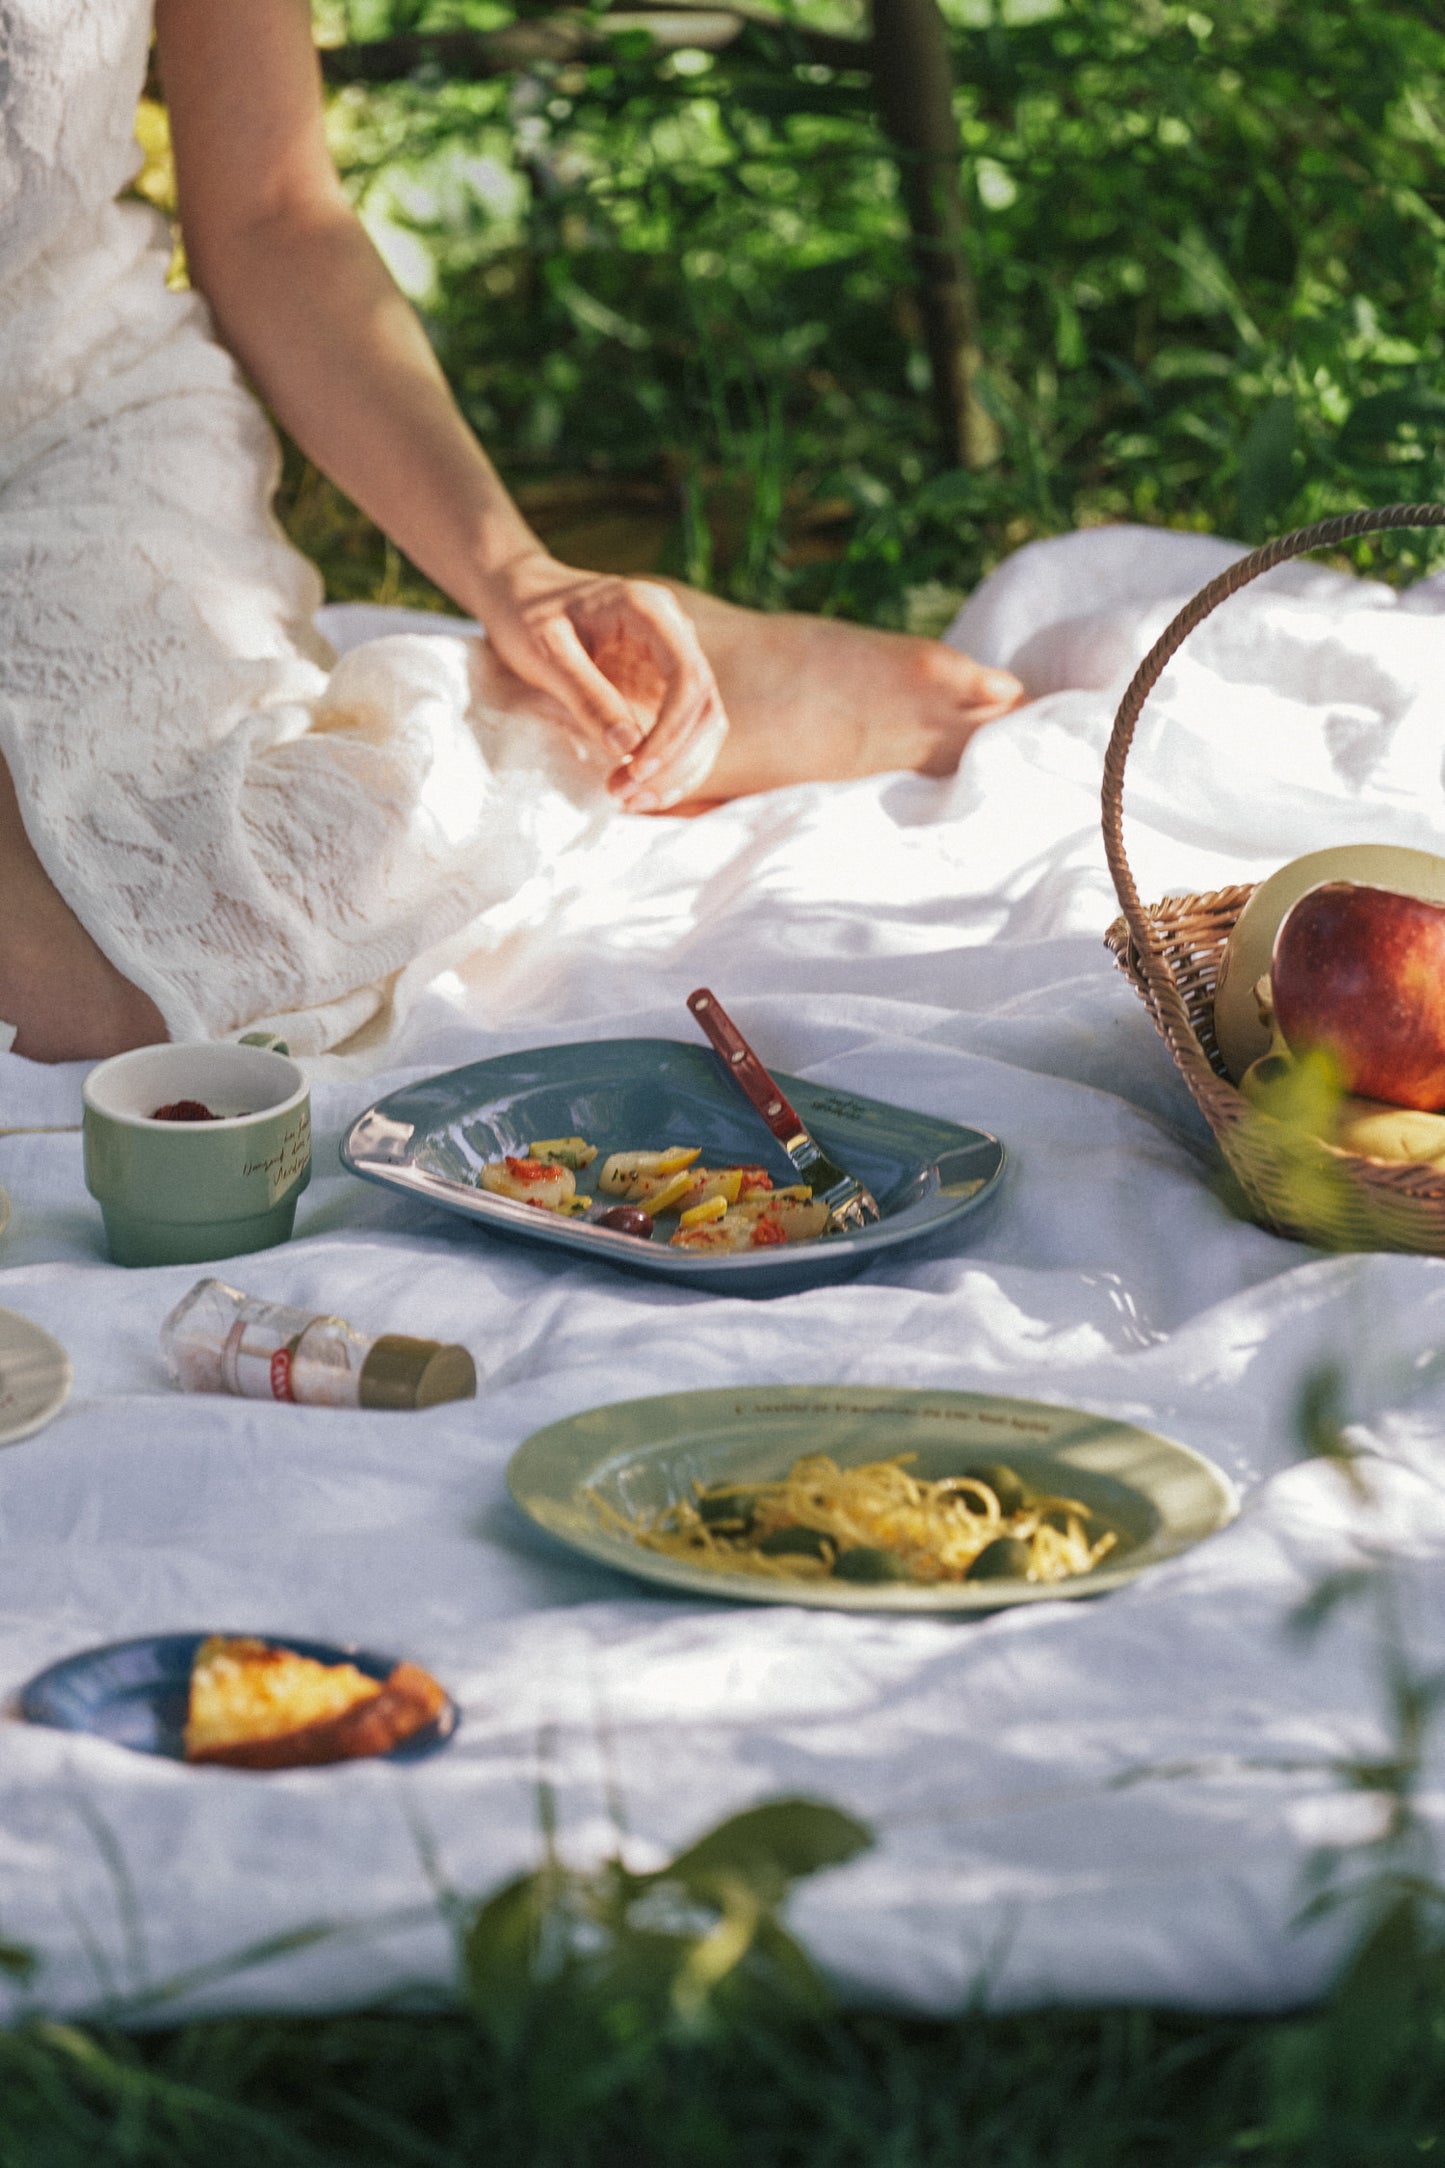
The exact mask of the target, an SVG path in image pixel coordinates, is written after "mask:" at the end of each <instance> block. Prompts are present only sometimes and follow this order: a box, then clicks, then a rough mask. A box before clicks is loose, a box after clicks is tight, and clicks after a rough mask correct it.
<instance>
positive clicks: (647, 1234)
mask: <svg viewBox="0 0 1445 2168" xmlns="http://www.w3.org/2000/svg"><path fill="white" fill-rule="evenodd" d="M592 1224H593V1225H594V1227H610V1228H611V1229H612V1232H613V1233H614V1234H615V1235H637V1236H639V1237H640V1238H641V1240H642V1241H644V1242H650V1241H651V1240H652V1229H653V1218H652V1214H651V1213H650V1212H644V1211H643V1209H642V1206H641V1205H640V1204H614V1205H609V1206H608V1208H607V1210H606V1211H605V1212H599V1213H598V1215H597V1217H596V1219H595V1220H594V1221H593V1223H592Z"/></svg>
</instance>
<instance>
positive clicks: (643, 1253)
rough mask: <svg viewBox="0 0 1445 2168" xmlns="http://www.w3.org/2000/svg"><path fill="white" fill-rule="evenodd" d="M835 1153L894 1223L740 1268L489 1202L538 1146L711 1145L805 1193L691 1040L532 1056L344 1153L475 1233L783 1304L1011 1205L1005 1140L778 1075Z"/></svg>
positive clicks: (390, 1112)
mask: <svg viewBox="0 0 1445 2168" xmlns="http://www.w3.org/2000/svg"><path fill="white" fill-rule="evenodd" d="M776 1073H777V1080H778V1082H779V1084H781V1085H782V1087H783V1089H784V1091H785V1092H786V1093H787V1095H788V1097H789V1098H790V1099H791V1100H792V1102H793V1105H794V1106H795V1107H796V1108H797V1110H798V1113H799V1114H800V1115H801V1116H802V1118H803V1120H804V1121H805V1122H806V1123H807V1125H808V1127H809V1129H810V1130H811V1131H812V1132H813V1134H814V1136H816V1138H817V1140H818V1142H819V1144H820V1145H821V1146H822V1147H823V1150H824V1151H825V1152H827V1153H828V1154H829V1155H830V1157H832V1158H833V1159H835V1160H836V1161H837V1162H838V1164H839V1166H841V1167H843V1168H845V1169H846V1170H847V1172H848V1173H849V1174H856V1175H857V1176H859V1177H860V1179H861V1180H862V1181H864V1182H866V1184H867V1185H868V1187H869V1189H871V1190H872V1192H873V1194H874V1196H875V1197H876V1198H877V1200H878V1203H879V1205H880V1207H881V1209H882V1214H883V1216H882V1218H881V1219H880V1220H877V1221H875V1222H873V1223H872V1224H871V1225H869V1226H866V1227H862V1228H858V1229H856V1230H849V1231H846V1232H841V1233H838V1234H830V1235H822V1236H820V1237H818V1238H817V1240H815V1241H812V1242H799V1243H795V1244H790V1245H788V1247H787V1248H786V1249H768V1250H753V1251H748V1250H744V1251H741V1252H733V1253H731V1254H729V1255H725V1256H708V1255H706V1254H703V1255H699V1254H697V1253H695V1252H690V1251H687V1250H675V1249H672V1248H671V1247H670V1246H669V1244H668V1243H667V1241H666V1240H665V1239H664V1238H662V1237H658V1238H656V1239H654V1240H652V1241H650V1242H649V1241H642V1240H639V1238H638V1237H637V1236H636V1235H626V1234H618V1233H616V1232H614V1230H613V1229H612V1228H610V1227H600V1226H598V1225H596V1224H595V1223H594V1222H592V1221H588V1220H582V1219H564V1218H563V1217H562V1216H561V1215H560V1214H558V1213H555V1212H542V1211H538V1210H537V1208H536V1207H535V1206H532V1205H525V1204H516V1203H514V1202H513V1201H512V1200H511V1199H510V1198H507V1197H498V1196H495V1195H493V1194H492V1193H491V1192H490V1191H487V1190H481V1189H478V1188H477V1172H478V1169H479V1168H480V1167H481V1166H482V1165H483V1163H484V1162H485V1161H486V1160H489V1159H498V1158H500V1157H501V1156H502V1155H503V1154H507V1153H510V1154H512V1155H513V1156H517V1155H521V1154H524V1153H525V1152H526V1149H527V1146H528V1144H529V1143H530V1142H531V1141H532V1140H533V1139H534V1138H541V1137H566V1136H582V1137H585V1138H586V1139H587V1140H588V1142H589V1143H591V1144H595V1145H596V1146H597V1147H598V1150H599V1153H600V1155H601V1157H600V1158H599V1159H598V1161H597V1162H596V1165H595V1166H594V1168H593V1169H592V1170H591V1172H590V1174H589V1175H588V1176H584V1177H583V1178H582V1180H581V1181H580V1183H579V1187H581V1188H587V1187H589V1186H590V1181H591V1178H592V1176H593V1175H595V1173H596V1171H597V1169H598V1168H600V1166H601V1164H602V1159H605V1158H606V1156H607V1154H608V1153H609V1152H624V1151H634V1150H646V1149H649V1148H653V1147H659V1148H660V1147H662V1146H664V1145H669V1144H687V1145H693V1144H696V1145H700V1146H701V1147H702V1154H703V1160H704V1163H706V1164H709V1165H710V1164H713V1163H715V1162H721V1163H724V1164H727V1163H734V1164H736V1163H739V1162H741V1163H743V1164H746V1165H758V1166H765V1167H766V1168H767V1169H768V1171H769V1173H770V1174H771V1175H772V1176H773V1179H774V1181H775V1182H776V1183H778V1184H779V1185H780V1186H781V1185H782V1184H785V1183H788V1182H792V1181H795V1180H796V1179H797V1177H796V1175H795V1174H794V1171H793V1168H792V1166H791V1165H790V1163H789V1161H788V1159H787V1157H786V1155H785V1154H784V1152H783V1151H782V1149H781V1147H780V1146H779V1145H778V1144H776V1143H775V1142H774V1140H773V1138H772V1136H771V1135H770V1134H769V1132H768V1130H767V1128H766V1126H765V1125H764V1123H763V1122H762V1121H761V1120H760V1119H759V1117H758V1116H757V1115H756V1114H755V1113H754V1112H753V1110H752V1108H751V1107H750V1106H749V1105H748V1103H747V1101H746V1100H745V1099H744V1098H743V1096H742V1094H741V1092H740V1091H739V1090H738V1089H737V1086H736V1085H735V1084H734V1083H733V1082H732V1081H731V1079H730V1078H729V1077H728V1076H727V1075H726V1074H725V1073H724V1071H723V1069H722V1066H721V1064H720V1063H719V1061H718V1058H717V1056H716V1055H715V1054H714V1053H713V1052H712V1051H711V1049H710V1048H708V1047H703V1046H692V1045H688V1044H687V1043H686V1042H685V1041H682V1040H678V1039H595V1040H584V1041H581V1042H579V1043H578V1044H576V1045H571V1046H539V1047H532V1048H529V1049H528V1050H527V1052H525V1053H521V1054H502V1055H498V1056H496V1057H494V1058H493V1059H492V1060H490V1061H476V1062H472V1063H470V1064H469V1065H468V1066H467V1067H466V1068H464V1069H450V1070H448V1071H447V1072H446V1074H445V1075H443V1076H434V1077H428V1078H426V1079H425V1080H424V1081H423V1082H421V1083H419V1084H409V1085H407V1086H406V1088H405V1089H404V1090H402V1091H399V1092H392V1093H390V1094H389V1095H388V1097H387V1098H385V1099H381V1100H378V1102H377V1104H376V1105H375V1106H373V1107H369V1108H368V1109H367V1111H366V1113H365V1114H363V1115H362V1116H361V1117H360V1118H359V1120H357V1121H356V1122H355V1123H354V1124H353V1125H352V1128H351V1131H350V1133H349V1135H348V1136H347V1137H346V1139H345V1141H344V1142H343V1144H342V1147H341V1159H342V1164H343V1165H344V1166H346V1167H348V1168H350V1170H351V1172H352V1173H353V1174H359V1175H362V1176H364V1177H365V1178H366V1180H367V1181H370V1182H380V1183H382V1184H384V1185H385V1186H386V1187H387V1188H388V1189H394V1190H399V1191H400V1192H401V1193H402V1194H403V1195H404V1196H408V1197H415V1198H417V1199H418V1200H419V1201H420V1202H422V1203H426V1204H434V1205H439V1206H441V1208H442V1209H443V1210H444V1211H447V1212H457V1213H460V1214H461V1215H462V1217H463V1218H464V1219H470V1220H474V1221H475V1222H476V1223H477V1224H478V1226H480V1227H482V1228H484V1229H485V1230H486V1231H487V1232H488V1233H492V1234H502V1235H521V1236H523V1237H525V1238H526V1239H528V1240H529V1241H532V1242H542V1243H551V1244H553V1245H554V1246H555V1247H556V1248H558V1249H563V1250H570V1251H572V1252H573V1253H574V1254H576V1255H579V1256H582V1257H592V1258H597V1259H601V1260H603V1261H605V1262H606V1263H608V1264H613V1265H621V1266H624V1267H626V1268H628V1269H630V1270H632V1271H634V1272H650V1273H655V1274H657V1275H659V1276H660V1277H662V1278H664V1279H669V1280H677V1281H681V1282H682V1283H683V1284H685V1285H687V1286H692V1287H699V1288H709V1289H711V1290H713V1291H714V1292H715V1293H717V1294H728V1295H733V1294H738V1295H742V1294H748V1295H756V1294H783V1293H786V1292H788V1291H789V1290H791V1289H793V1288H797V1287H806V1286H809V1285H811V1284H813V1283H814V1282H817V1281H820V1280H831V1279H839V1278H842V1277H843V1276H844V1275H846V1274H847V1273H849V1272H854V1271H856V1270H857V1269H858V1268H859V1267H860V1266H862V1265H864V1264H866V1263H867V1261H868V1259H869V1258H870V1257H873V1256H875V1255H876V1254H877V1253H878V1252H879V1251H881V1250H888V1249H893V1248H896V1247H897V1245H898V1244H899V1243H902V1242H912V1241H915V1240H917V1238H918V1237H919V1236H921V1235H931V1234H935V1233H937V1231H938V1230H939V1229H940V1228H942V1227H946V1226H950V1225H951V1224H952V1223H953V1222H954V1221H955V1220H959V1219H962V1218H963V1217H964V1215H965V1214H966V1213H969V1212H974V1211H977V1209H978V1207H979V1206H980V1205H981V1204H983V1203H984V1201H985V1199H986V1198H988V1197H989V1196H991V1195H992V1193H993V1191H994V1190H995V1189H996V1187H997V1185H998V1181H999V1177H1000V1175H1001V1173H1002V1171H1003V1164H1004V1150H1003V1146H1002V1145H1001V1144H1000V1143H999V1141H998V1139H997V1138H996V1137H992V1136H990V1135H989V1134H988V1133H987V1131H985V1130H982V1129H970V1128H968V1127H966V1126H965V1125H964V1124H962V1123H959V1122H947V1121H942V1120H940V1119H939V1118H938V1117H937V1116H936V1115H932V1114H914V1113H912V1112H910V1111H909V1110H908V1109H907V1108H906V1107H895V1106H890V1105H889V1104H888V1103H887V1101H886V1100H882V1099H865V1098H864V1097H863V1095H862V1094H861V1093H859V1092H849V1091H842V1090H840V1089H839V1088H838V1087H837V1086H836V1085H831V1084H809V1083H806V1082H805V1081H804V1080H803V1078H801V1077H794V1076H785V1075H784V1074H783V1073H782V1071H781V1070H779V1071H777V1072H776Z"/></svg>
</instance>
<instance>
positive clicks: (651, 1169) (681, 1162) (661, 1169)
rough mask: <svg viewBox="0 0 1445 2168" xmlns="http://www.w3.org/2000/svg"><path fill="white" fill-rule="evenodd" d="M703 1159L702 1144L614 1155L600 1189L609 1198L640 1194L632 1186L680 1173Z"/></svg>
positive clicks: (604, 1169)
mask: <svg viewBox="0 0 1445 2168" xmlns="http://www.w3.org/2000/svg"><path fill="white" fill-rule="evenodd" d="M701 1157H702V1146H701V1145H700V1144H673V1145H669V1146H668V1147H667V1149H666V1150H665V1151H661V1152H613V1153H612V1154H611V1155H610V1156H609V1157H608V1158H607V1159H606V1160H605V1161H604V1163H603V1167H602V1172H601V1174H600V1175H599V1176H598V1178H597V1187H598V1188H599V1189H605V1190H606V1191H607V1194H608V1195H609V1197H631V1196H634V1195H636V1194H638V1192H636V1191H635V1190H634V1189H633V1186H632V1185H633V1184H634V1183H635V1182H637V1181H638V1180H639V1179H645V1178H649V1177H651V1176H653V1175H659V1174H677V1173H678V1172H679V1171H680V1170H681V1169H682V1168H684V1167H690V1166H691V1165H692V1163H693V1161H694V1160H695V1159H701Z"/></svg>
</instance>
